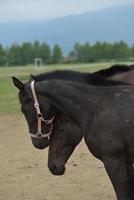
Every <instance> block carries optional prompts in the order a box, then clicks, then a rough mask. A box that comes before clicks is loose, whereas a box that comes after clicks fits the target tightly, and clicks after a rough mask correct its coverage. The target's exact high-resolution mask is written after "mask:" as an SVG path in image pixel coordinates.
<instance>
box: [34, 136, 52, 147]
mask: <svg viewBox="0 0 134 200" xmlns="http://www.w3.org/2000/svg"><path fill="white" fill-rule="evenodd" d="M31 139H32V144H33V145H34V147H35V148H37V149H40V150H42V149H45V148H47V147H48V146H49V139H48V138H33V137H31Z"/></svg>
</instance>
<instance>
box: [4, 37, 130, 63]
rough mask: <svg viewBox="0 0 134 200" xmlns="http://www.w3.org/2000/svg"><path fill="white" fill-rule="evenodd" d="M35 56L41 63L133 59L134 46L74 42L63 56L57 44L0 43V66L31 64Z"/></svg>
mask: <svg viewBox="0 0 134 200" xmlns="http://www.w3.org/2000/svg"><path fill="white" fill-rule="evenodd" d="M35 58H41V59H42V61H43V64H58V63H89V62H100V61H110V60H134V46H132V47H130V46H129V45H128V44H127V43H125V42H124V41H120V42H114V43H108V42H103V43H101V42H99V41H98V42H96V43H95V44H94V45H91V44H89V43H85V44H79V43H76V44H75V45H74V47H73V50H72V51H71V52H70V53H69V54H68V55H67V56H64V55H63V51H62V49H61V47H60V46H59V45H58V44H56V45H54V46H53V47H52V48H51V47H50V46H49V45H48V44H47V43H40V42H38V41H36V42H34V43H30V42H24V43H22V44H21V45H19V44H13V45H11V46H10V47H3V46H2V45H0V66H19V65H27V64H33V63H34V59H35Z"/></svg>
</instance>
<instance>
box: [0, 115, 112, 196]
mask: <svg viewBox="0 0 134 200" xmlns="http://www.w3.org/2000/svg"><path fill="white" fill-rule="evenodd" d="M27 132H28V129H27V125H26V123H25V120H24V118H23V117H20V116H9V115H4V116H2V115H0V200H81V199H84V200H115V199H116V198H115V194H114V191H113V188H112V185H111V183H110V181H109V178H108V177H107V175H106V172H105V170H104V167H103V164H102V163H101V162H100V161H98V160H97V159H95V158H94V157H93V156H92V155H91V154H90V153H89V151H88V150H87V147H86V145H85V144H84V142H83V141H82V142H81V143H80V144H79V146H78V147H77V148H76V150H75V152H74V153H73V155H72V156H71V158H70V159H69V161H68V163H67V165H66V168H67V170H66V173H65V175H63V176H59V177H56V176H53V175H51V173H50V172H49V170H48V168H47V153H48V149H46V150H43V151H40V150H37V149H35V148H34V147H33V146H32V144H31V140H30V137H29V135H28V133H27Z"/></svg>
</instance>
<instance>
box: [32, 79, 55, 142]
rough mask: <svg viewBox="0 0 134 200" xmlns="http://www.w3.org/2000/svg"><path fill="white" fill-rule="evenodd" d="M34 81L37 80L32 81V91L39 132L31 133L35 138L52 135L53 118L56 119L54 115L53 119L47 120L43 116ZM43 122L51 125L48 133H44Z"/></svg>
mask: <svg viewBox="0 0 134 200" xmlns="http://www.w3.org/2000/svg"><path fill="white" fill-rule="evenodd" d="M34 83H35V81H34V80H33V81H32V82H31V91H32V95H33V99H34V107H35V109H36V116H37V127H38V129H37V133H36V134H33V133H30V135H31V137H33V138H38V139H39V138H46V137H48V138H49V136H50V135H51V133H52V130H53V123H52V122H53V120H54V116H53V117H52V119H50V120H45V119H44V117H43V114H42V113H41V111H40V106H39V102H38V99H37V95H36V92H35V86H34ZM42 123H45V124H46V125H49V124H50V131H49V132H48V133H47V134H43V133H42Z"/></svg>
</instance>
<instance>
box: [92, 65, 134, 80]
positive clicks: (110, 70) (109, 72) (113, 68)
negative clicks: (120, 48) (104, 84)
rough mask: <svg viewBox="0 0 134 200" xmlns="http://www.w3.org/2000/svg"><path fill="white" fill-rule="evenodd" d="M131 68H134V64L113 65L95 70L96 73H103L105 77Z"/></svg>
mask: <svg viewBox="0 0 134 200" xmlns="http://www.w3.org/2000/svg"><path fill="white" fill-rule="evenodd" d="M131 70H134V65H113V66H111V67H110V68H107V69H101V70H99V71H97V72H94V74H96V75H101V76H103V77H110V76H113V75H115V74H117V73H125V72H128V71H131Z"/></svg>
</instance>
